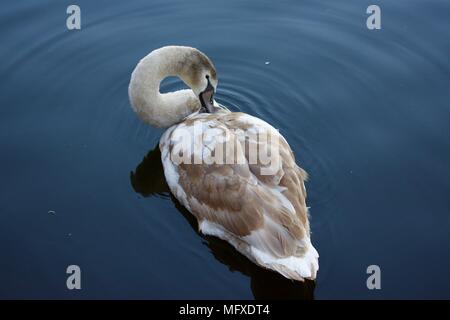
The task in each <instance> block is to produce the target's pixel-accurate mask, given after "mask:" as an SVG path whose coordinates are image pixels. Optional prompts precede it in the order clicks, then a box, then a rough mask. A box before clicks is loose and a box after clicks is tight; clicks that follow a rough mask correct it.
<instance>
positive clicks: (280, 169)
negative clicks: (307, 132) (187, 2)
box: [129, 46, 319, 281]
mask: <svg viewBox="0 0 450 320" xmlns="http://www.w3.org/2000/svg"><path fill="white" fill-rule="evenodd" d="M170 75H177V76H179V77H180V78H181V79H182V80H183V81H184V82H185V83H186V84H188V85H189V86H190V87H191V88H192V90H181V91H177V92H174V93H169V94H161V93H159V83H160V82H161V80H162V79H163V78H165V77H167V76H170ZM206 76H207V77H206ZM211 85H212V86H213V87H214V89H215V87H216V86H217V78H216V74H215V69H214V67H213V65H212V63H211V61H210V60H209V59H208V58H207V57H206V56H204V55H203V54H202V53H201V52H200V51H198V50H196V49H193V48H189V47H177V46H173V47H164V48H161V49H158V50H155V51H153V52H152V53H150V54H149V55H148V56H147V57H145V58H144V59H143V60H141V62H140V63H139V64H138V66H137V67H136V69H135V71H134V72H133V75H132V78H131V82H130V87H129V94H130V99H131V102H132V105H133V108H134V109H135V111H136V112H137V113H138V114H139V115H140V117H141V118H142V119H143V120H145V121H146V122H148V123H150V124H152V125H154V126H158V127H161V126H162V127H169V128H168V129H167V131H166V132H165V133H164V135H163V136H162V137H161V139H160V150H161V157H162V162H163V166H164V174H165V177H166V180H167V183H168V185H169V188H170V190H171V191H172V193H173V194H174V196H175V197H176V198H177V199H178V200H179V201H180V203H181V204H182V205H183V206H185V207H186V208H187V209H188V210H189V211H190V212H191V213H192V214H193V215H194V216H195V217H196V218H197V220H198V223H199V230H200V231H201V232H202V233H203V234H206V235H212V236H216V237H219V238H221V239H223V240H226V241H228V242H229V243H230V244H231V245H233V246H234V247H235V248H236V250H237V251H239V252H240V253H242V254H243V255H245V256H246V257H248V258H249V259H250V260H252V261H253V262H255V263H256V264H258V265H260V266H262V267H264V268H268V269H272V270H275V271H277V272H279V273H280V274H282V275H283V276H285V277H287V278H290V279H294V280H300V281H303V279H305V278H306V279H315V277H316V273H317V270H318V268H319V266H318V253H317V251H316V250H315V249H314V247H313V246H312V244H311V240H310V229H309V221H308V209H307V207H306V203H305V200H306V190H305V186H304V181H305V180H306V179H307V174H306V172H305V171H304V170H302V169H301V168H300V167H298V166H297V165H296V163H295V158H294V155H293V153H292V150H291V148H290V147H289V145H288V143H287V142H286V140H285V139H284V138H283V137H282V136H281V135H280V134H279V132H278V131H277V130H275V129H274V128H273V127H272V126H271V125H269V124H268V123H266V122H264V121H262V120H260V119H258V118H255V117H253V116H250V115H247V114H245V113H240V112H230V111H228V110H225V109H222V108H220V107H219V106H218V105H217V104H216V103H215V102H214V101H213V100H212V96H211V102H212V103H211V105H209V104H208V103H205V100H204V96H203V94H204V93H205V92H206V93H209V92H207V90H205V91H203V92H202V90H204V89H205V88H207V87H208V88H211ZM202 105H203V108H202ZM200 108H202V110H201V111H199V109H200ZM208 110H209V111H208ZM202 111H203V112H202ZM205 111H208V112H205ZM261 135H264V136H267V137H269V138H268V139H267V140H263V141H262V140H261V139H260V136H261ZM186 137H188V139H186ZM228 146H232V148H231V149H230V148H228ZM252 147H255V148H257V149H258V150H260V149H264V150H268V149H270V150H271V152H272V150H277V151H278V154H279V157H277V158H276V159H277V160H276V161H275V163H276V166H272V165H273V163H271V164H268V163H266V162H265V163H262V162H261V161H259V160H257V161H253V160H254V159H253V158H252V155H251V154H250V152H249V150H250V148H252ZM272 147H276V149H271V148H272ZM212 150H214V152H212ZM216 150H223V153H220V154H219V153H218V151H216ZM180 159H183V160H184V161H179V160H180ZM186 159H187V160H188V161H186ZM198 159H200V160H201V161H200V162H198V161H196V160H198ZM218 159H219V161H217V160H218ZM230 159H232V160H233V161H232V162H230ZM189 160H190V161H189ZM220 160H223V161H220ZM269 168H270V169H271V170H267V169H269ZM274 168H275V169H274ZM264 170H266V171H264Z"/></svg>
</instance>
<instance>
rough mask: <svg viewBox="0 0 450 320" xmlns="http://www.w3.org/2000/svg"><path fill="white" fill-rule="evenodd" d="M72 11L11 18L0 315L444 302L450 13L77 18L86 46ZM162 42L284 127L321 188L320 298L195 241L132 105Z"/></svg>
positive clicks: (392, 5) (345, 1)
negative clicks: (29, 303)
mask: <svg viewBox="0 0 450 320" xmlns="http://www.w3.org/2000/svg"><path fill="white" fill-rule="evenodd" d="M69 4H72V2H69V1H44V0H40V1H26V2H23V1H7V2H2V5H1V6H2V10H1V11H0V39H1V46H0V61H1V63H0V75H1V77H0V150H1V157H0V178H1V183H0V253H1V258H0V298H150V299H151V298H161V299H165V298H189V299H194V298H206V299H213V298H218V299H222V298H249V299H252V298H264V297H274V296H275V297H289V298H312V297H314V298H316V299H329V298H339V299H341V298H367V299H379V298H396V299H398V298H450V125H449V123H450V59H449V58H450V55H449V53H450V18H449V17H450V2H449V1H445V0H397V1H387V0H386V1H384V0H378V1H366V0H342V1H334V0H314V1H313V0H308V1H294V0H292V1H237V0H236V1H226V2H225V1H211V0H208V1H184V0H178V1H162V0H156V1H155V0H152V1H144V0H142V1H106V0H105V1H87V0H83V1H82V0H79V1H77V2H76V4H78V5H79V6H80V7H81V15H82V29H81V30H79V31H69V30H67V29H66V17H67V15H66V8H67V6H68V5H69ZM370 4H378V5H379V6H380V7H381V10H382V29H381V30H375V31H370V30H368V29H367V27H366V18H367V16H368V15H367V14H366V8H367V7H368V5H370ZM168 44H179V45H189V46H194V47H197V48H199V49H200V50H202V51H203V52H205V53H206V54H207V55H208V56H209V57H210V58H211V59H212V60H213V62H214V63H215V65H216V68H217V71H218V75H219V88H218V93H217V97H216V98H217V100H218V101H219V102H221V103H222V104H224V105H227V106H228V107H230V108H231V109H232V110H241V111H244V112H247V113H249V114H252V115H255V116H258V117H260V118H262V119H264V120H266V121H268V122H269V123H271V124H272V125H273V126H275V127H276V128H279V129H280V131H281V132H282V134H284V135H285V137H286V138H287V140H288V141H289V143H290V145H291V147H292V149H293V150H294V152H295V154H296V157H297V159H298V163H299V164H300V165H301V166H302V167H303V168H305V169H306V170H307V171H308V172H309V174H310V181H309V183H308V184H307V190H308V196H309V198H308V205H309V206H311V226H312V238H313V243H314V245H315V247H316V248H317V249H318V251H319V253H320V271H319V275H318V279H317V282H316V284H315V285H314V283H306V284H305V285H300V284H296V283H292V282H290V281H287V280H285V279H283V278H282V277H280V276H278V275H276V274H274V273H271V272H267V271H264V270H262V269H260V268H258V267H256V266H254V265H253V264H252V263H250V262H249V261H248V260H246V259H245V258H243V257H242V256H240V255H239V254H237V253H236V252H235V251H234V250H233V249H231V248H230V247H229V246H228V245H226V244H225V243H223V242H221V241H219V240H216V239H213V238H207V237H202V236H201V235H199V234H198V233H197V228H196V224H195V222H194V221H193V220H192V218H191V216H190V215H189V213H187V212H186V211H185V210H183V209H182V208H181V207H180V206H179V205H178V204H177V203H176V201H174V200H173V199H172V198H171V196H170V194H169V192H168V190H167V186H166V185H165V183H164V178H163V176H162V175H161V174H162V171H161V170H162V169H161V164H160V162H159V155H158V151H153V149H154V148H155V146H156V145H157V142H158V139H159V137H160V135H161V134H162V132H163V131H162V130H156V129H153V128H150V127H148V126H147V125H145V124H143V123H141V122H140V121H139V119H138V118H137V117H136V115H135V114H134V113H133V111H132V109H131V108H130V105H129V102H128V95H127V86H128V81H129V77H130V74H131V72H132V70H133V68H134V66H135V65H136V63H137V61H139V59H140V58H141V57H143V56H144V55H146V54H147V53H148V52H150V51H151V50H153V49H155V48H158V47H161V46H163V45H168ZM266 62H269V63H266ZM178 87H180V83H179V82H177V81H174V80H173V79H169V80H168V81H165V82H164V86H163V88H162V89H163V90H165V91H170V90H174V89H177V88H178ZM52 211H54V213H53V212H52ZM71 264H76V265H79V266H80V268H81V270H82V289H81V290H79V291H77V290H73V291H69V290H68V289H67V288H66V277H67V276H68V275H67V274H66V268H67V266H68V265H71ZM373 264H375V265H378V266H380V269H381V290H368V289H367V287H366V279H367V277H368V275H367V273H366V269H367V267H368V266H369V265H373Z"/></svg>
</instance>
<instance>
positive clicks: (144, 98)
mask: <svg viewBox="0 0 450 320" xmlns="http://www.w3.org/2000/svg"><path fill="white" fill-rule="evenodd" d="M184 59H185V53H184V52H183V51H182V50H179V49H178V47H164V48H161V49H158V50H155V51H153V52H151V53H150V54H149V55H147V56H146V57H145V58H143V59H142V60H141V61H140V62H139V63H138V65H137V66H136V68H135V69H134V71H133V74H132V75H131V81H130V86H129V88H128V93H129V96H130V100H131V105H132V106H133V109H134V110H135V111H136V113H137V114H138V115H139V117H140V118H141V119H142V120H144V121H146V122H148V123H149V124H150V125H152V126H155V127H164V128H166V127H170V126H172V125H173V124H175V123H178V122H180V121H182V120H183V119H184V118H186V117H187V116H188V115H190V114H191V113H193V112H195V111H197V110H198V109H199V108H200V106H201V105H200V100H199V99H198V98H197V97H196V95H195V94H194V92H193V91H192V90H190V89H184V90H179V91H175V92H170V93H160V92H159V85H160V83H161V81H162V80H163V79H164V78H166V77H169V76H178V77H180V78H181V79H182V80H183V81H185V78H186V77H188V75H186V74H184V73H185V71H184V70H183V60H184ZM185 82H186V81H185Z"/></svg>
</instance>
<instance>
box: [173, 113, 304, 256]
mask: <svg viewBox="0 0 450 320" xmlns="http://www.w3.org/2000/svg"><path fill="white" fill-rule="evenodd" d="M198 121H200V122H204V123H207V125H208V127H209V128H216V129H220V130H221V131H220V132H222V134H223V135H226V134H228V135H229V137H230V139H231V140H233V141H234V143H235V144H234V145H235V146H236V148H234V150H235V151H234V152H235V154H234V157H235V159H237V160H240V161H241V162H240V163H241V164H210V165H207V164H204V163H202V164H185V163H182V164H180V165H178V166H177V169H178V175H179V180H178V184H179V186H180V187H181V188H182V189H183V191H184V193H185V194H186V199H185V201H186V202H187V203H186V204H185V205H187V207H189V208H190V210H191V212H192V213H193V214H194V215H195V216H196V217H197V219H198V220H199V222H201V221H203V220H205V219H206V220H208V221H210V222H214V223H216V224H218V225H220V226H222V227H223V228H224V229H225V230H226V231H228V232H229V233H231V234H233V235H235V236H236V237H240V238H243V237H246V236H250V235H251V234H255V231H256V234H257V236H256V237H252V238H251V239H252V241H253V242H254V243H251V245H253V246H255V247H257V248H260V249H262V250H265V251H266V252H269V253H271V254H272V255H273V256H276V257H286V256H290V255H301V254H302V253H303V252H302V248H301V246H300V247H299V243H301V241H300V240H302V239H303V237H304V236H305V235H307V236H309V225H308V218H307V208H306V205H305V198H306V192H305V189H304V181H305V179H306V172H305V171H303V170H302V169H300V168H299V167H298V166H297V165H296V163H295V158H294V155H293V153H292V150H291V149H290V147H289V145H288V144H287V142H286V141H285V140H284V138H282V137H281V135H280V137H281V138H280V139H278V140H277V141H278V142H277V143H279V150H280V161H281V166H280V167H279V169H278V170H277V171H276V172H274V173H273V174H271V175H262V174H261V169H262V168H263V167H264V166H263V165H262V164H261V163H259V162H258V163H256V164H251V165H249V163H248V162H249V161H248V160H249V155H248V152H246V151H247V150H248V146H249V145H252V144H257V145H258V147H260V148H266V147H267V146H266V145H265V144H264V143H260V142H258V141H257V140H255V139H254V136H253V135H251V134H249V133H248V132H249V131H251V129H254V128H256V127H257V129H258V130H259V131H262V132H264V131H266V132H272V134H278V132H276V131H275V129H273V128H272V127H271V126H270V125H268V124H267V123H265V122H263V121H261V120H259V119H257V118H253V117H251V116H248V115H245V114H242V113H226V114H212V115H204V116H201V117H196V118H195V119H189V120H187V121H185V122H184V123H183V126H187V127H188V126H193V125H195V124H196V123H197V122H198ZM197 124H198V123H197ZM236 129H240V130H243V131H240V133H239V134H235V132H234V130H236ZM176 130H177V129H175V130H173V131H172V132H171V133H170V135H171V136H169V137H168V142H169V150H170V152H172V153H173V152H176V151H175V150H177V148H176V147H174V144H176V143H177V141H175V140H174V139H172V135H173V134H174V132H175V131H176ZM228 141H230V140H228ZM271 141H272V140H271ZM273 141H275V139H274V140H273ZM221 143H223V142H220V141H213V142H212V145H213V146H216V145H217V144H221ZM212 145H211V141H210V142H208V146H206V143H204V145H203V147H208V148H211V146H212ZM227 152H228V151H227V150H226V149H225V153H224V156H226V154H227ZM191 156H193V155H191ZM283 197H284V199H282V198H283ZM257 231H259V232H257Z"/></svg>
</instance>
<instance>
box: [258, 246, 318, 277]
mask: <svg viewBox="0 0 450 320" xmlns="http://www.w3.org/2000/svg"><path fill="white" fill-rule="evenodd" d="M304 243H305V245H306V246H305V248H306V250H305V252H304V254H303V255H302V256H290V257H286V258H274V257H273V256H271V255H269V254H267V253H265V252H262V251H261V250H258V249H256V248H254V247H252V249H251V250H252V253H253V257H254V258H255V259H256V262H257V263H258V264H259V265H261V266H262V267H265V268H267V269H271V270H275V271H277V272H279V273H281V274H282V275H283V276H284V277H286V278H288V279H292V280H297V281H304V279H310V280H314V279H316V276H317V271H318V270H319V254H318V252H317V250H316V249H315V248H314V247H313V245H312V244H311V240H310V239H309V238H308V239H305V240H304Z"/></svg>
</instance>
